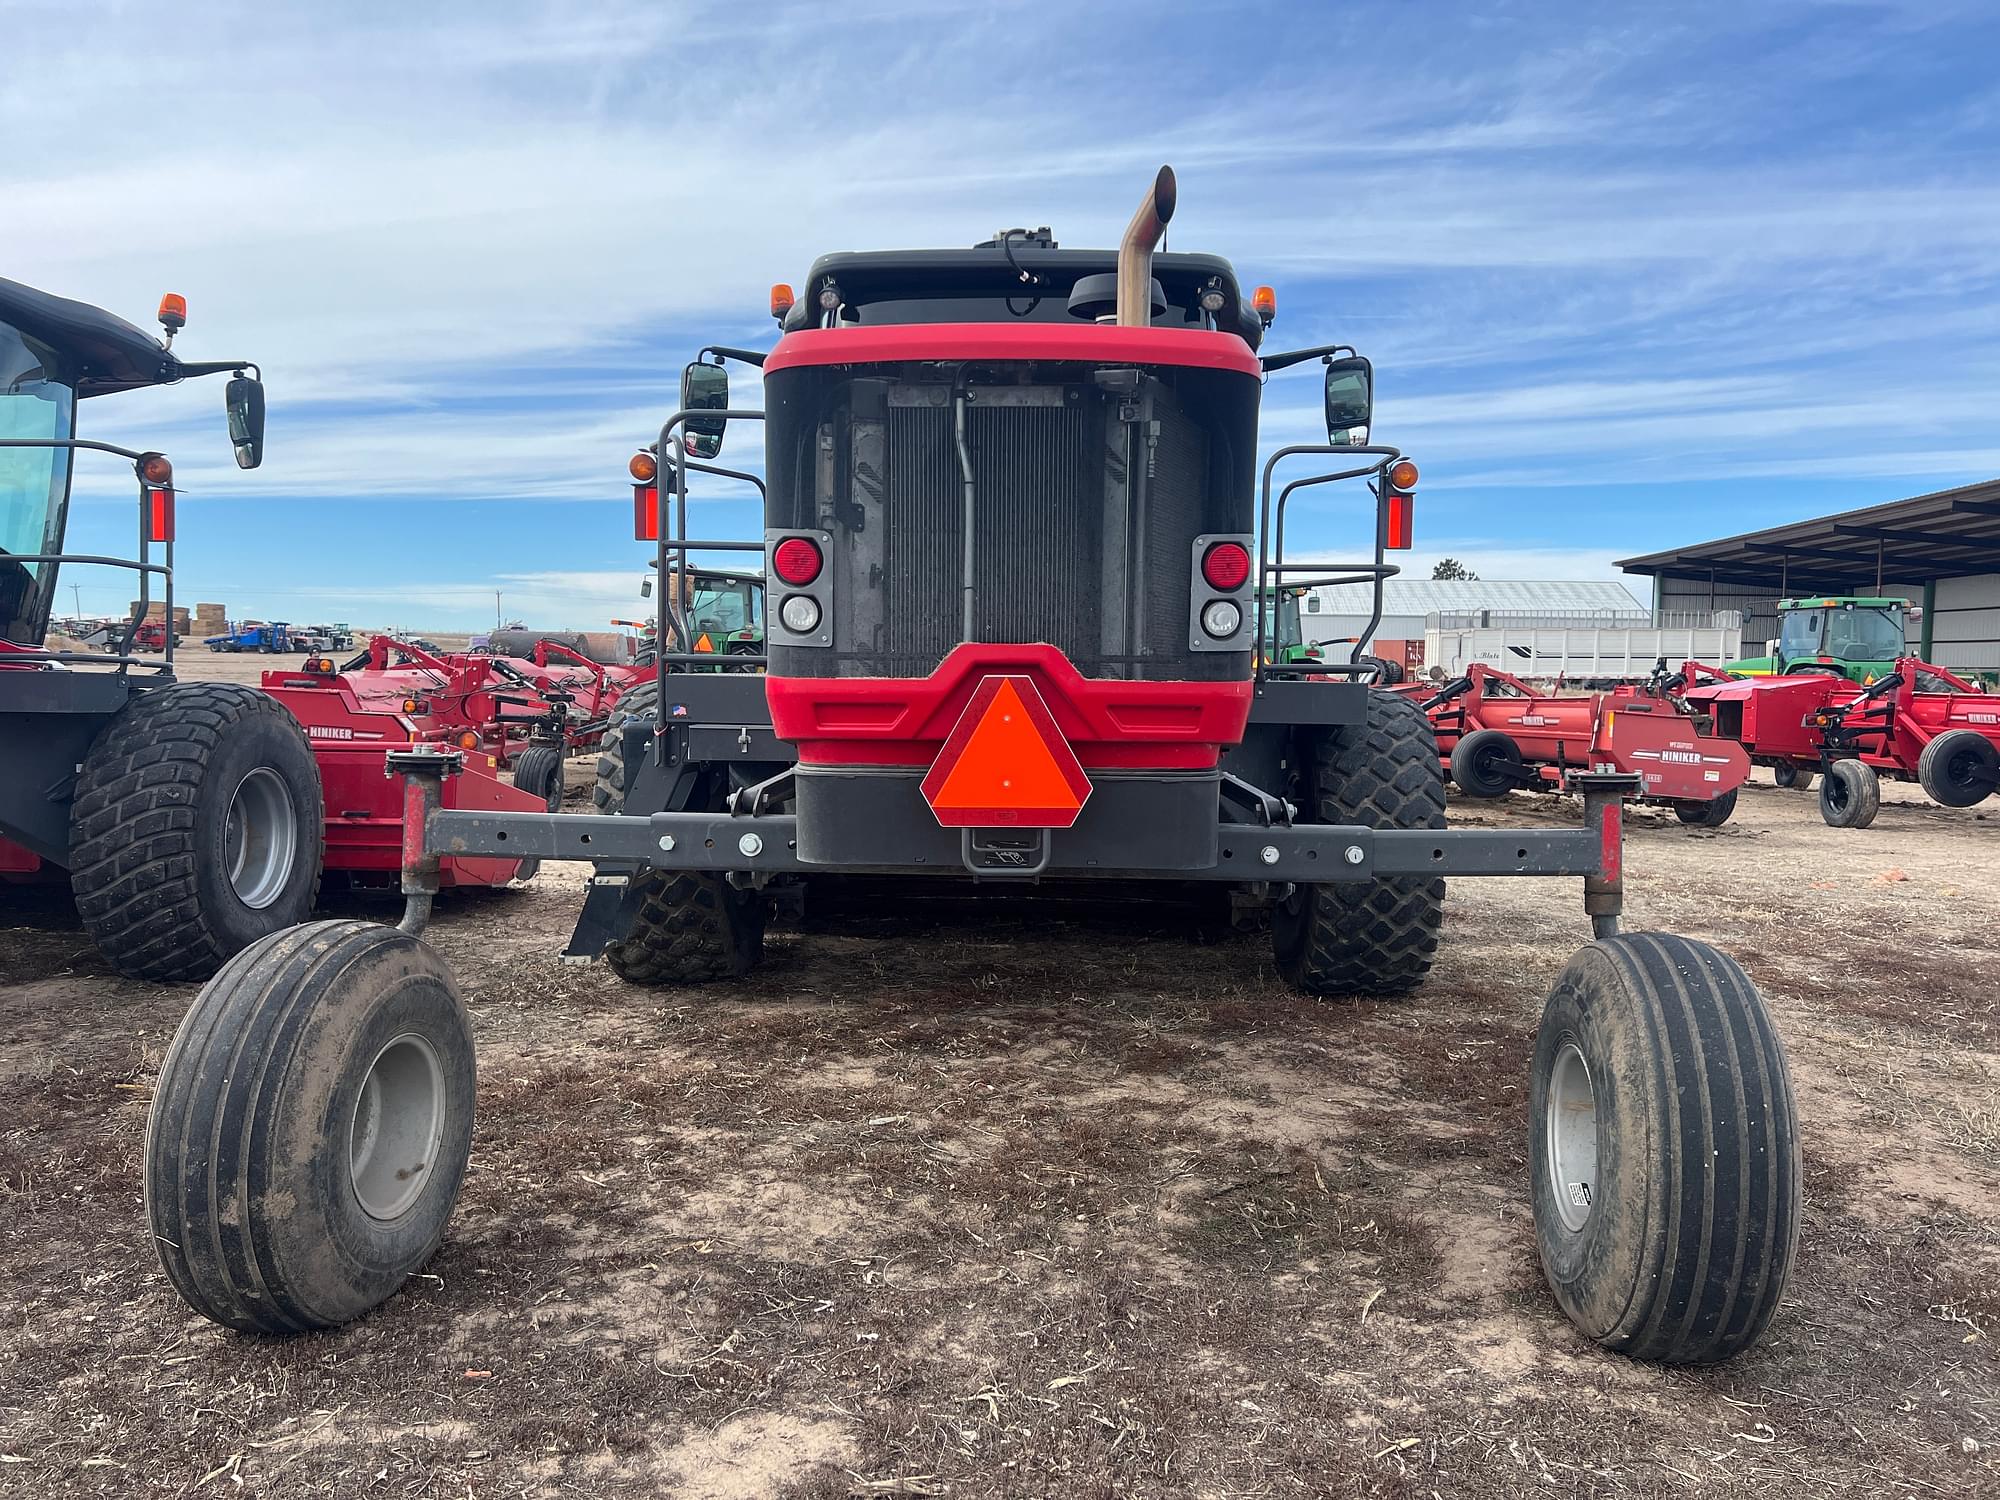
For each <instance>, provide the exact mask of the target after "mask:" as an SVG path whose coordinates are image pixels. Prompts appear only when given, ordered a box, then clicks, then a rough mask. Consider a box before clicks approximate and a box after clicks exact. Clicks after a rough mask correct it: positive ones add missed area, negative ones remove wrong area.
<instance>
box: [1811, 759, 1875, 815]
mask: <svg viewBox="0 0 2000 1500" xmlns="http://www.w3.org/2000/svg"><path fill="white" fill-rule="evenodd" d="M1881 810H1882V782H1881V780H1880V779H1879V778H1878V777H1877V776H1876V775H1875V768H1874V767H1873V766H1868V765H1863V764H1862V763H1861V762H1860V761H1858V760H1837V761H1835V762H1834V763H1833V765H1832V766H1831V767H1830V768H1829V769H1828V770H1827V773H1826V779H1825V780H1824V781H1822V782H1820V784H1819V815H1820V816H1821V817H1822V818H1824V819H1826V822H1827V826H1828V827H1830V828H1866V827H1867V826H1868V825H1869V824H1870V823H1872V822H1874V821H1875V814H1876V813H1878V812H1880V811H1881Z"/></svg>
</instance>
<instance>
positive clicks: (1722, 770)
mask: <svg viewBox="0 0 2000 1500" xmlns="http://www.w3.org/2000/svg"><path fill="white" fill-rule="evenodd" d="M1660 682H1661V677H1660V674H1657V673H1656V674H1655V678H1654V682H1653V683H1651V684H1648V685H1647V686H1646V687H1643V688H1633V687H1621V688H1618V689H1616V690H1615V691H1612V692H1608V693H1573V694H1567V695H1565V694H1550V693H1539V692H1537V691H1535V689H1533V688H1531V687H1530V686H1528V684H1527V683H1525V682H1523V681H1522V680H1521V679H1520V678H1518V677H1513V676H1510V675H1509V674H1508V673H1505V672H1502V671H1498V670H1496V669H1495V668H1493V667H1489V666H1486V665H1484V664H1482V663H1478V662H1475V663H1474V664H1473V665H1472V666H1471V667H1470V668H1469V669H1468V670H1467V672H1466V674H1465V675H1464V676H1463V677H1460V678H1457V679H1455V680H1454V681H1452V682H1449V683H1446V684H1445V686H1444V687H1443V688H1441V689H1439V690H1438V691H1436V692H1434V693H1432V694H1431V695H1430V696H1429V697H1423V696H1422V695H1423V694H1424V693H1425V692H1426V691H1427V689H1425V688H1422V687H1412V688H1404V689H1401V691H1402V692H1403V693H1404V694H1405V695H1407V696H1415V697H1418V699H1419V701H1420V702H1421V703H1422V705H1423V708H1424V711H1425V712H1426V713H1427V714H1429V715H1430V720H1431V727H1432V728H1433V729H1434V730H1435V731H1436V732H1437V742H1438V758H1439V760H1440V761H1441V762H1442V764H1443V767H1444V770H1445V773H1446V774H1447V775H1448V776H1450V778H1451V779H1452V780H1453V781H1455V782H1457V783H1458V789H1459V790H1460V791H1462V792H1464V793H1465V794H1466V795H1467V796H1470V797H1504V796H1505V795H1506V794H1507V793H1508V792H1510V791H1512V790H1514V789H1515V788H1516V787H1529V788H1535V789H1539V790H1544V791H1552V792H1553V791H1561V790H1562V789H1563V786H1564V782H1565V780H1566V778H1567V777H1568V776H1569V775H1570V774H1571V773H1572V772H1575V771H1604V770H1609V771H1619V772H1625V773H1628V774H1633V775H1637V776H1639V777H1640V778H1642V784H1643V786H1644V788H1645V790H1644V791H1643V793H1641V796H1642V797H1643V798H1644V799H1645V800H1648V801H1652V802H1661V803H1665V804H1667V805H1668V806H1670V807H1672V808H1673V810H1674V812H1675V814H1676V815H1677V816H1678V817H1679V818H1680V820H1681V821H1682V822H1683V823H1693V824H1696V825H1698V826H1700V827H1703V828H1715V827H1718V826H1720V825H1721V824H1723V823H1726V822H1728V821H1729V815H1730V813H1731V812H1733V811H1734V810H1735V808H1736V789H1737V788H1738V787H1740V786H1742V785H1743V783H1744V781H1745V780H1747V779H1748V778H1749V775H1750V757H1749V756H1747V755H1745V754H1744V752H1743V747H1742V746H1741V745H1737V744H1734V743H1732V742H1731V741H1730V740H1728V739H1717V738H1714V737H1712V736H1710V735H1709V734H1706V733H1704V732H1703V726H1702V725H1701V724H1700V722H1699V721H1698V720H1697V719H1695V718H1693V717H1692V716H1690V715H1689V714H1688V713H1686V712H1683V711H1682V710H1681V709H1680V708H1679V707H1677V706H1676V704H1675V703H1674V701H1673V700H1672V698H1671V697H1670V695H1669V693H1668V692H1667V691H1665V690H1663V688H1662V687H1661V686H1660Z"/></svg>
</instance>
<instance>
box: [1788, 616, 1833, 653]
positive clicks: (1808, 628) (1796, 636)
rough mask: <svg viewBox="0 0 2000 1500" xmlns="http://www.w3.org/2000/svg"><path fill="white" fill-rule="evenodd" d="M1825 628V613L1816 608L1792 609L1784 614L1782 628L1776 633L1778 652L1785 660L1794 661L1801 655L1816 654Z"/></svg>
mask: <svg viewBox="0 0 2000 1500" xmlns="http://www.w3.org/2000/svg"><path fill="white" fill-rule="evenodd" d="M1825 628H1826V614H1825V612H1824V611H1822V610H1817V609H1794V610H1790V611H1788V612H1787V613H1786V615H1785V623H1784V628H1783V629H1782V630H1781V631H1780V632H1779V635H1778V654H1779V655H1780V656H1781V657H1783V658H1784V660H1786V661H1796V660H1797V659H1798V658H1799V657H1801V656H1817V655H1819V650H1820V646H1819V643H1820V634H1821V632H1822V631H1823V630H1825Z"/></svg>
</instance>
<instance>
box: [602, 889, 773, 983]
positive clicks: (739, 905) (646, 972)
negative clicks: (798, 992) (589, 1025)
mask: <svg viewBox="0 0 2000 1500" xmlns="http://www.w3.org/2000/svg"><path fill="white" fill-rule="evenodd" d="M632 879H633V881H634V882H635V883H637V884H638V885H639V886H640V887H641V891H642V899H641V904H640V906H639V910H638V912H637V914H636V915H635V916H634V917H633V919H632V930H631V931H630V932H628V933H627V934H626V935H625V936H624V937H623V938H622V939H620V940H619V941H618V942H615V943H609V944H606V945H605V949H604V959H605V962H606V963H608V964H610V965H611V972H612V973H614V974H616V975H617V976H618V977H619V978H620V979H622V980H624V981H625V982H626V983H627V984H644V985H656V984H699V983H701V982H703V981H704V980H710V979H724V978H729V977H732V976H735V975H740V974H747V973H749V972H750V970H751V969H752V968H754V967H755V966H756V964H757V960H758V959H760V958H762V957H763V956H764V916H765V902H764V895H763V893H762V892H761V891H743V890H738V889H737V888H736V887H735V886H733V885H731V884H730V883H729V882H728V881H727V880H725V879H723V878H722V876H720V875H714V874H708V873H705V872H698V871H693V870H647V871H645V872H643V873H641V874H638V875H634V876H633V877H632Z"/></svg>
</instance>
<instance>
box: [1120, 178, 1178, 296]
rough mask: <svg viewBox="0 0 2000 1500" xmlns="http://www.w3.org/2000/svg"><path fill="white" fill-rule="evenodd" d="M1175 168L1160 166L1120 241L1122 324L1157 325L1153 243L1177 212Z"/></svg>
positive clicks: (1155, 243)
mask: <svg viewBox="0 0 2000 1500" xmlns="http://www.w3.org/2000/svg"><path fill="white" fill-rule="evenodd" d="M1174 191H1175V189H1174V169H1173V168H1172V167H1162V168H1160V174H1159V176H1157V177H1155V178H1154V179H1153V185H1152V187H1151V188H1150V189H1148V190H1147V193H1146V196H1145V198H1144V200H1143V201H1142V202H1141V203H1140V204H1139V211H1138V212H1137V213H1135V214H1133V215H1132V222H1131V223H1130V224H1127V225H1126V226H1125V237H1124V238H1123V239H1122V240H1120V241H1119V242H1118V326H1119V327H1120V328H1151V327H1152V326H1153V247H1154V246H1156V245H1158V244H1159V243H1160V236H1161V235H1163V234H1165V233H1166V232H1167V222H1168V220H1170V219H1172V218H1173V216H1174Z"/></svg>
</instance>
